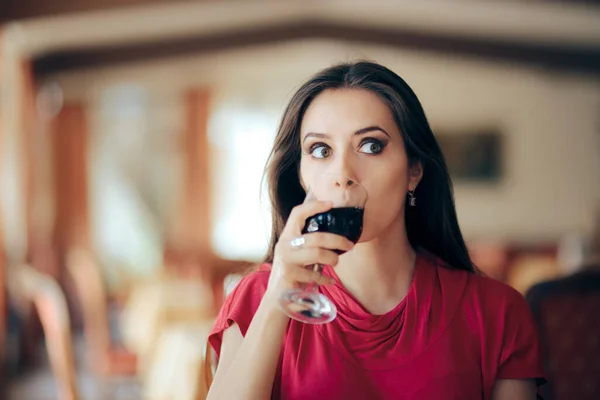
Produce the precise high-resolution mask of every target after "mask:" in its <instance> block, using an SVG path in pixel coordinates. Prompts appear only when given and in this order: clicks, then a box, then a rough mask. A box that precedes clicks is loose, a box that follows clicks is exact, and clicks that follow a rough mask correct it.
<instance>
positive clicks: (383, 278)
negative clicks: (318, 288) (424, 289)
mask: <svg viewBox="0 0 600 400" xmlns="http://www.w3.org/2000/svg"><path fill="white" fill-rule="evenodd" d="M415 259H416V252H415V250H414V249H413V248H412V246H411V245H410V243H409V241H408V237H407V235H406V229H405V228H404V218H402V219H401V221H398V223H394V224H392V225H391V226H390V228H389V229H388V231H386V232H382V234H381V235H379V237H377V238H375V239H373V240H371V241H369V242H365V243H359V244H357V245H356V246H355V247H354V249H352V251H350V252H348V253H346V254H344V255H343V256H341V257H340V261H339V264H338V266H337V267H336V269H335V271H336V273H337V275H338V277H339V278H340V280H341V282H342V284H343V285H344V287H345V288H346V290H348V291H349V292H350V293H351V294H352V295H353V296H354V297H355V298H356V299H357V300H358V301H359V302H360V303H361V304H362V305H363V306H364V307H365V308H366V309H367V310H368V311H370V312H371V313H373V314H384V313H386V312H388V311H390V310H391V309H393V308H394V307H395V306H396V305H397V304H398V303H399V302H400V301H401V300H402V299H403V298H404V297H405V296H406V294H407V293H408V290H409V288H410V284H411V282H412V276H413V270H414V264H415Z"/></svg>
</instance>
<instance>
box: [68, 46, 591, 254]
mask: <svg viewBox="0 0 600 400" xmlns="http://www.w3.org/2000/svg"><path fill="white" fill-rule="evenodd" d="M356 58H369V59H374V60H376V61H379V62H381V63H383V64H385V65H387V66H389V67H390V68H392V69H394V70H395V71H396V72H397V73H398V74H399V75H401V76H402V77H404V78H405V79H406V80H407V82H408V83H409V84H410V85H411V86H412V87H413V89H414V90H415V92H416V93H417V95H418V96H419V97H420V99H421V101H422V103H423V105H424V108H425V110H426V113H427V115H428V117H429V119H430V122H431V123H432V125H433V126H434V130H435V128H444V129H446V128H452V129H453V130H460V129H462V128H465V129H468V128H472V127H478V126H489V125H493V126H499V127H500V128H501V129H502V132H503V133H504V134H505V135H506V145H507V149H506V160H505V161H506V163H505V165H506V168H505V178H504V179H503V181H502V182H501V183H500V184H499V185H497V186H485V185H467V184H461V183H457V184H456V187H455V189H456V202H457V209H458V214H459V219H460V223H461V226H462V228H463V231H464V233H465V236H466V237H467V238H468V239H469V240H472V241H476V240H494V239H501V240H508V241H512V242H533V243H537V242H547V241H552V240H556V239H558V238H560V237H561V236H562V235H564V234H566V233H569V232H579V233H583V234H588V233H590V232H591V231H592V228H593V215H594V212H595V211H596V210H597V208H598V206H599V205H600V185H599V184H598V183H599V182H600V179H599V178H600V157H599V156H600V116H599V115H600V113H599V110H600V79H599V78H598V77H592V76H576V75H568V74H562V73H556V72H551V71H545V70H537V69H533V68H525V67H520V66H515V65H509V64H501V63H496V62H494V63H492V62H487V61H485V60H473V59H469V60H467V59H461V58H455V57H451V56H448V55H438V54H431V53H420V52H412V51H411V52H409V51H399V50H397V49H387V48H383V47H375V46H362V45H360V44H355V45H350V44H343V45H342V44H339V43H336V42H329V41H303V42H295V43H282V44H276V45H270V46H264V47H260V48H252V49H243V50H237V51H227V52H221V53H214V54H212V55H208V56H203V57H191V58H182V59H171V60H161V61H158V62H153V63H151V64H140V65H127V66H121V67H118V68H111V69H103V70H93V69H91V70H88V71H82V72H78V73H70V74H68V75H62V76H59V77H57V79H58V80H59V82H60V83H61V84H62V85H63V87H64V89H65V94H66V95H67V96H73V97H78V96H85V97H87V98H94V96H98V93H101V92H102V91H103V90H105V89H106V88H107V87H110V86H111V85H114V84H117V83H119V82H137V83H138V84H140V85H142V86H144V87H147V88H149V90H151V91H153V92H154V93H156V94H157V95H160V93H174V92H175V93H176V92H180V91H182V90H183V89H184V88H185V87H186V86H187V85H190V84H196V85H198V84H210V85H212V86H213V87H215V89H216V92H217V93H218V94H219V95H218V98H216V99H215V102H214V110H215V115H218V114H219V110H223V109H227V107H229V108H231V107H232V106H231V105H232V104H236V107H237V108H238V109H239V108H240V106H239V105H240V104H241V105H242V109H244V107H245V109H246V110H250V111H252V112H254V113H255V114H256V113H263V112H264V114H265V115H268V116H269V117H268V118H269V120H268V121H267V122H263V123H262V126H264V128H261V129H263V130H265V129H267V130H268V129H274V127H275V126H276V122H277V121H276V120H277V118H278V116H279V115H280V113H281V110H282V108H283V106H284V105H285V102H286V100H287V99H288V98H289V96H290V95H291V93H292V91H293V90H294V88H296V87H297V86H298V85H299V84H300V83H301V82H302V81H303V80H304V79H306V78H307V77H308V76H310V75H311V74H312V73H313V72H315V71H316V70H318V69H319V68H322V67H325V66H327V65H330V64H332V63H335V62H339V61H347V60H353V59H356ZM234 108H235V107H234ZM231 118H236V115H231ZM218 126H219V125H218V124H213V128H212V129H213V131H212V133H211V135H213V136H217V137H218V136H219V135H221V134H224V133H222V132H220V131H218V129H224V128H218ZM214 129H217V131H214ZM263 137H268V135H267V136H263ZM264 146H265V149H264V150H265V151H267V150H268V147H269V143H267V142H265V143H264ZM222 147H223V146H222ZM260 153H261V155H260V157H257V159H260V160H259V161H257V163H264V153H265V152H262V151H261V152H260ZM217 154H218V155H219V159H220V160H221V162H220V164H219V166H218V168H215V176H214V180H213V181H215V182H218V184H220V185H221V186H223V185H225V186H227V185H229V186H230V187H231V185H230V184H229V183H228V181H223V179H221V178H222V177H223V176H225V175H226V173H227V170H226V168H227V162H225V161H223V160H226V159H228V158H227V157H230V156H231V154H230V156H227V154H229V153H228V150H227V147H225V148H221V149H220V150H218V152H216V153H215V155H217ZM223 157H225V158H223ZM253 168H254V167H251V168H250V169H253ZM254 169H255V168H254ZM255 175H256V174H254V175H253V177H252V178H251V179H254V180H256V176H255ZM246 183H247V180H246ZM258 183H259V181H256V185H257V192H258ZM232 190H234V189H232ZM217 192H218V191H217ZM221 193H222V194H223V195H226V194H227V192H226V191H225V192H223V191H221ZM229 193H230V194H231V193H234V191H231V192H229ZM254 195H255V193H248V194H246V196H247V197H251V196H254ZM256 196H257V198H258V194H257V193H256ZM222 201H223V198H215V199H213V203H215V204H220V207H221V215H222V216H223V215H225V214H226V213H227V211H226V208H225V209H223V207H222V204H221V202H222ZM251 253H253V254H257V252H251Z"/></svg>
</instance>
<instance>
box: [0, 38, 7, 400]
mask: <svg viewBox="0 0 600 400" xmlns="http://www.w3.org/2000/svg"><path fill="white" fill-rule="evenodd" d="M2 34H3V31H2V27H0V93H1V92H2V88H3V87H4V86H3V81H4V79H5V77H4V70H3V69H2V68H3V66H4V63H3V55H4V54H3V49H2V43H4V42H3V40H2ZM3 111H4V109H3V107H2V103H1V100H0V176H1V175H2V169H1V166H2V165H4V163H3V162H2V155H3V154H4V152H3V149H2V145H3V144H4V135H3V134H4V132H3V129H2V128H4V120H3V118H4V115H3ZM0 202H2V199H0ZM6 261H7V260H6V251H5V245H4V221H3V214H2V210H0V397H3V396H4V395H5V393H4V390H3V388H4V387H5V386H6V385H5V377H4V369H5V365H4V364H5V354H6V351H5V350H6V349H5V347H6V333H7V329H8V327H7V316H8V309H7V303H6V296H7V293H6V285H7V283H6Z"/></svg>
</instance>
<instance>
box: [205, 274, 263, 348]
mask: <svg viewBox="0 0 600 400" xmlns="http://www.w3.org/2000/svg"><path fill="white" fill-rule="evenodd" d="M270 275H271V266H270V265H269V264H263V265H261V266H259V267H258V268H257V269H256V270H255V271H253V272H251V273H248V274H246V275H244V277H243V278H242V279H241V280H240V281H239V283H237V285H236V286H235V288H233V290H232V291H231V293H230V294H229V295H228V296H227V298H226V299H225V302H224V303H223V306H222V307H221V311H220V312H219V315H218V316H217V318H216V320H215V323H214V326H213V329H212V331H211V333H210V335H209V338H208V340H209V342H210V343H211V345H212V347H213V348H214V349H215V351H216V352H217V355H219V354H220V348H221V341H222V339H223V332H224V331H225V330H226V329H227V328H229V327H230V326H232V325H233V324H237V325H238V326H239V328H240V332H241V333H242V335H243V336H245V335H246V331H247V330H248V327H249V326H250V322H252V318H254V314H256V310H257V309H258V306H259V305H260V302H261V301H262V298H263V296H264V294H265V291H266V290H267V285H268V283H269V276H270Z"/></svg>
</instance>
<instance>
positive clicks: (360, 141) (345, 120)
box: [300, 89, 422, 242]
mask: <svg viewBox="0 0 600 400" xmlns="http://www.w3.org/2000/svg"><path fill="white" fill-rule="evenodd" d="M300 143H301V146H302V157H301V161H300V178H301V182H302V185H303V186H304V187H305V188H306V187H307V186H311V185H312V183H311V182H312V181H313V180H314V177H315V176H318V175H320V174H322V173H331V174H336V175H337V174H339V175H343V176H345V177H347V178H350V179H351V180H353V181H356V182H358V183H360V184H361V185H362V186H363V187H364V188H365V189H366V191H367V194H368V200H367V204H366V206H365V217H364V228H363V234H362V236H361V238H360V242H367V241H370V240H372V239H374V238H376V237H378V236H379V235H380V234H381V233H382V232H383V231H384V230H386V229H389V228H395V227H393V226H392V225H393V224H403V223H404V203H405V199H406V193H407V191H408V190H414V188H415V187H416V186H417V184H418V183H419V180H420V179H421V176H422V170H421V167H420V165H417V166H414V167H412V168H409V165H408V158H407V155H406V151H405V149H404V143H403V141H402V137H401V135H400V132H399V130H398V127H397V125H396V123H395V121H394V117H393V115H392V112H391V110H390V109H389V108H388V107H387V105H386V104H385V103H384V102H383V101H382V100H381V99H380V98H379V97H378V96H377V95H376V94H375V93H373V92H371V91H368V90H361V89H336V90H327V91H324V92H323V93H321V94H320V95H318V96H317V97H316V98H315V99H314V100H313V101H312V103H311V104H310V105H309V107H308V109H307V110H306V113H305V114H304V118H303V120H302V126H301V130H300ZM402 226H403V225H402Z"/></svg>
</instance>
